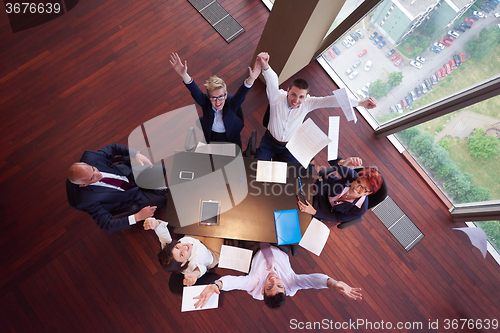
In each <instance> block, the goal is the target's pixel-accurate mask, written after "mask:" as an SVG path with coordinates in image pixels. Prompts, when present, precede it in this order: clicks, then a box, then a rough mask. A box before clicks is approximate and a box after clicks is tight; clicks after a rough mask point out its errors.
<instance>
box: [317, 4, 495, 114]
mask: <svg viewBox="0 0 500 333" xmlns="http://www.w3.org/2000/svg"><path fill="white" fill-rule="evenodd" d="M499 7H500V6H499ZM499 7H497V10H496V11H495V12H498V11H500V10H499V9H498V8H499ZM495 12H491V13H489V14H487V18H485V19H479V20H478V21H476V22H474V25H473V26H472V28H471V29H468V30H466V32H463V33H462V32H459V31H457V32H458V33H459V34H460V36H459V37H458V38H457V39H455V40H454V41H453V42H452V44H451V46H450V47H446V46H445V48H444V49H443V50H442V51H441V52H440V53H437V54H436V53H434V52H432V51H430V50H429V49H427V50H426V51H424V52H423V53H422V54H420V56H422V57H424V58H425V60H426V61H425V63H424V64H423V66H422V68H421V69H417V68H415V67H413V66H411V65H410V60H413V59H409V58H406V57H405V56H403V55H400V56H401V57H402V58H403V61H402V63H401V64H400V65H399V66H398V67H396V66H395V65H394V61H391V60H390V59H389V58H387V57H386V56H385V54H386V53H387V52H389V50H390V49H393V48H394V46H393V45H391V44H390V43H389V42H388V41H387V44H386V45H385V46H384V47H382V49H379V48H378V47H377V45H374V44H373V41H371V40H369V39H368V36H369V35H370V34H371V33H372V32H373V31H377V32H378V33H379V35H380V31H378V30H371V31H367V30H365V29H363V28H362V29H361V31H362V32H363V34H364V38H363V39H360V40H358V41H357V42H356V44H355V45H353V46H351V47H349V48H346V47H345V46H344V45H342V43H341V41H342V40H343V39H342V40H340V41H339V43H336V44H335V45H337V47H338V48H339V49H340V51H341V54H340V55H338V56H336V57H335V58H334V59H333V60H331V58H330V57H328V56H326V58H327V61H328V62H329V63H330V64H331V66H332V67H333V69H334V70H335V71H336V72H337V73H338V74H339V76H340V78H341V79H342V80H344V81H345V82H346V84H347V85H348V86H349V87H350V88H351V90H352V91H353V92H356V91H357V90H360V89H361V88H362V87H363V86H365V84H367V83H371V82H372V81H375V80H377V79H381V80H382V81H387V79H388V75H389V74H390V73H392V72H395V71H400V72H402V73H403V82H402V83H401V84H400V85H399V86H397V87H394V88H392V89H391V90H390V91H389V92H388V94H387V97H381V98H380V99H379V100H378V106H377V108H375V109H372V110H371V111H370V112H371V113H372V115H374V116H378V115H381V114H385V113H389V112H390V111H389V108H390V107H391V106H392V105H395V104H396V103H398V102H399V101H400V100H401V99H402V98H404V97H405V96H408V93H409V92H410V91H411V90H415V87H416V86H417V85H419V84H421V83H423V81H424V79H426V78H430V76H431V75H432V74H433V73H435V72H436V71H437V70H438V69H439V68H441V67H443V65H444V64H445V63H447V62H448V61H449V60H451V59H452V57H453V55H454V54H458V53H460V52H465V43H466V42H467V41H468V40H469V39H470V38H472V37H473V36H474V35H479V32H480V31H481V29H483V28H487V27H491V26H494V25H497V24H498V23H500V19H499V18H495V17H494V15H493V14H494V13H495ZM461 22H462V21H458V20H457V21H456V22H455V23H454V26H455V25H458V24H460V23H461ZM355 30H356V28H354V29H353V30H352V32H354V31H355ZM451 30H453V29H451ZM443 37H444V36H443ZM384 40H385V38H384ZM432 43H434V41H433V42H432ZM363 49H366V50H367V53H366V54H365V55H363V56H362V57H358V53H359V52H361V51H362V50H363ZM396 53H399V52H397V50H396ZM465 57H466V58H467V54H466V55H465ZM358 60H361V65H359V66H358V67H357V68H355V69H354V70H357V71H358V75H357V76H356V77H355V78H354V79H349V77H348V75H346V73H345V72H346V70H347V69H349V68H350V67H352V65H353V64H354V63H355V62H356V61H358ZM368 60H371V61H372V66H371V69H370V70H369V71H365V70H364V66H365V64H366V62H367V61H368ZM439 84H441V83H439Z"/></svg>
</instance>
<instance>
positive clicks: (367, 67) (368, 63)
mask: <svg viewBox="0 0 500 333" xmlns="http://www.w3.org/2000/svg"><path fill="white" fill-rule="evenodd" d="M371 67H372V61H371V60H368V61H367V62H366V64H365V71H367V72H368V71H369V70H370V68H371Z"/></svg>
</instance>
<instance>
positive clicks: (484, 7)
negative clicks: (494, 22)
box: [479, 5, 491, 13]
mask: <svg viewBox="0 0 500 333" xmlns="http://www.w3.org/2000/svg"><path fill="white" fill-rule="evenodd" d="M479 8H480V9H481V10H484V11H485V12H487V13H489V12H491V8H490V7H488V6H486V5H482V6H481V7H479Z"/></svg>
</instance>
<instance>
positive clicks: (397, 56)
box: [391, 53, 399, 61]
mask: <svg viewBox="0 0 500 333" xmlns="http://www.w3.org/2000/svg"><path fill="white" fill-rule="evenodd" d="M397 58H399V54H397V53H395V54H393V55H392V57H391V61H394V60H396V59H397Z"/></svg>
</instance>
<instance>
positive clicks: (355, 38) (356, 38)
mask: <svg viewBox="0 0 500 333" xmlns="http://www.w3.org/2000/svg"><path fill="white" fill-rule="evenodd" d="M351 38H352V39H354V40H355V41H356V42H357V41H358V40H359V36H358V34H356V33H354V32H353V33H352V34H351Z"/></svg>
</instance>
